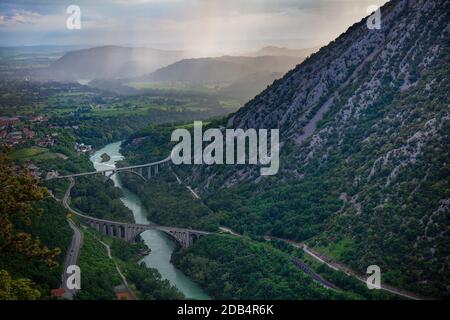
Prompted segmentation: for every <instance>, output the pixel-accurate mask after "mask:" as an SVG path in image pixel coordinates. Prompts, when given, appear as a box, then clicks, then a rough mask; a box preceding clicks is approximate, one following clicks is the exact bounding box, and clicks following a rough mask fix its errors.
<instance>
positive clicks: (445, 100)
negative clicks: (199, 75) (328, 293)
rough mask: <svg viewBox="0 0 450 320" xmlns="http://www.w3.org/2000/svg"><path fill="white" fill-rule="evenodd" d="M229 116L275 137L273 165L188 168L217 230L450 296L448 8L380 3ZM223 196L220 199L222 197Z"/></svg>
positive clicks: (419, 2) (235, 123)
mask: <svg viewBox="0 0 450 320" xmlns="http://www.w3.org/2000/svg"><path fill="white" fill-rule="evenodd" d="M381 17H382V20H381V29H380V30H376V29H374V30H370V29H368V28H367V25H366V21H365V20H363V21H361V22H359V23H357V24H355V25H354V26H352V27H351V28H349V30H348V31H347V32H346V33H344V34H343V35H341V36H340V37H339V38H337V39H336V40H335V41H333V42H332V43H330V44H329V45H328V46H326V47H324V48H322V49H321V50H320V51H319V52H318V53H316V54H314V55H312V56H311V57H310V58H308V59H307V60H306V61H304V62H303V63H302V64H301V65H299V66H297V67H296V68H295V69H293V70H292V71H290V72H289V73H288V74H286V75H285V76H284V77H283V78H282V79H280V80H278V81H276V82H275V83H274V84H273V85H272V86H270V87H269V88H268V89H266V90H265V91H264V92H262V93H261V94H260V95H258V96H257V97H256V98H255V99H253V100H252V101H250V102H249V103H247V104H246V105H245V106H244V107H243V108H241V109H240V110H239V111H238V112H237V113H236V114H234V115H232V116H231V117H230V118H229V119H228V120H227V126H228V127H231V128H279V129H280V140H281V145H282V148H281V170H280V172H279V173H278V175H276V176H274V177H265V178H261V177H259V170H256V169H255V168H254V167H253V168H252V167H246V166H238V167H236V166H232V167H229V166H227V167H225V166H210V167H200V166H196V167H194V168H193V172H192V173H190V175H189V177H188V178H189V180H190V181H189V183H190V184H191V185H193V186H195V187H196V189H197V190H198V191H199V192H202V193H203V196H204V197H205V199H206V200H205V201H206V202H207V203H208V204H209V205H210V207H211V208H213V209H214V210H217V211H218V212H221V219H222V223H223V224H225V225H228V226H230V227H232V228H235V229H237V230H239V231H241V232H243V231H247V232H250V233H254V234H272V235H276V236H280V237H285V238H290V239H296V240H302V241H308V242H309V243H310V244H311V245H313V246H315V247H316V248H317V250H319V251H320V250H322V251H323V252H326V253H328V254H329V255H331V256H333V257H335V258H336V259H337V260H339V261H342V262H344V263H347V264H348V265H350V266H351V267H353V268H355V269H356V270H358V271H359V272H361V273H365V269H366V268H367V266H369V265H371V264H377V265H379V266H380V267H381V269H382V272H383V281H386V282H388V283H391V284H394V285H397V286H399V287H403V288H408V289H410V290H413V291H416V292H418V293H421V294H423V295H426V296H433V297H444V296H446V297H448V296H449V295H450V283H449V281H448V279H449V278H450V271H449V270H450V266H449V251H448V248H449V244H450V241H449V239H450V237H449V226H450V224H449V201H450V179H449V171H450V166H449V162H448V159H449V149H450V148H449V132H450V130H449V129H450V128H449V118H450V114H449V113H450V108H449V92H450V90H449V89H450V84H449V75H450V1H448V0H431V1H430V0H427V1H425V0H409V1H407V0H399V1H391V2H389V3H388V4H386V5H385V6H383V7H382V8H381ZM219 190H220V191H219Z"/></svg>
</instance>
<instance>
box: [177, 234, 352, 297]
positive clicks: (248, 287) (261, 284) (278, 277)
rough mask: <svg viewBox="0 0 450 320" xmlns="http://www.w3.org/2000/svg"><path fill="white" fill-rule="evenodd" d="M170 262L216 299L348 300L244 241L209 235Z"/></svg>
mask: <svg viewBox="0 0 450 320" xmlns="http://www.w3.org/2000/svg"><path fill="white" fill-rule="evenodd" d="M172 259H173V262H174V263H175V265H176V266H177V267H178V268H180V269H181V270H183V272H185V273H186V274H187V275H188V276H189V277H191V278H192V279H193V280H194V281H196V282H198V283H199V284H200V285H201V286H202V287H203V288H205V290H206V291H207V292H208V294H210V295H211V296H213V297H214V298H216V299H243V300H246V299H247V300H248V299H314V300H315V299H351V298H352V297H354V296H353V295H351V294H346V293H343V292H339V291H334V290H329V289H325V288H323V287H322V286H321V285H319V284H318V283H316V282H314V281H313V280H312V279H311V278H309V277H308V276H307V275H305V274H304V273H303V272H302V271H300V270H298V269H297V268H296V267H295V266H294V265H293V264H292V263H291V261H290V260H289V258H288V257H287V256H285V255H284V254H283V253H282V252H280V251H279V250H276V249H274V248H273V247H271V246H268V245H265V244H260V243H257V242H253V241H250V240H247V239H244V238H236V237H233V236H228V235H210V236H207V237H203V238H200V239H199V240H198V241H197V242H196V243H195V245H194V246H193V247H191V248H189V249H180V250H179V251H178V252H176V253H174V254H173V257H172Z"/></svg>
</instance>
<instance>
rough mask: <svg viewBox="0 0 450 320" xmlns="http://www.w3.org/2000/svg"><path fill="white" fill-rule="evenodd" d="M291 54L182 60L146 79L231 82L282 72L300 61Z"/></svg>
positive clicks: (200, 83)
mask: <svg viewBox="0 0 450 320" xmlns="http://www.w3.org/2000/svg"><path fill="white" fill-rule="evenodd" d="M301 61H302V60H301V59H300V58H294V57H234V56H224V57H219V58H198V59H184V60H181V61H178V62H175V63H173V64H171V65H169V66H167V67H164V68H161V69H159V70H157V71H155V72H153V73H152V74H150V75H149V76H147V77H145V79H146V80H148V81H155V82H180V83H189V84H194V85H205V84H231V83H233V82H235V81H237V80H239V79H242V78H244V77H247V76H249V75H251V74H255V73H258V72H270V73H274V72H278V73H285V72H287V71H288V70H290V69H292V68H293V67H294V66H295V65H296V64H298V63H300V62H301Z"/></svg>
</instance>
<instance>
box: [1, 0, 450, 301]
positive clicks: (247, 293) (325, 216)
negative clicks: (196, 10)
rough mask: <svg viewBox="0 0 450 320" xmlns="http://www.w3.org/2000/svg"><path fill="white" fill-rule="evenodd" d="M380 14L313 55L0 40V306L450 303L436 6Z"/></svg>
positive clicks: (447, 182) (444, 28)
mask: <svg viewBox="0 0 450 320" xmlns="http://www.w3.org/2000/svg"><path fill="white" fill-rule="evenodd" d="M385 2H386V1H385ZM346 3H347V2H346ZM117 5H122V6H124V7H123V8H125V7H126V5H125V4H123V3H120V4H117ZM145 5H155V4H153V3H152V4H148V3H145V4H143V3H139V4H137V3H136V4H135V6H136V8H139V7H140V6H145ZM158 5H160V6H161V7H163V6H164V5H163V4H162V3H161V4H158ZM177 5H180V4H178V3H174V4H173V6H174V8H175V7H176V6H177ZM332 5H336V6H345V5H346V4H345V3H343V2H342V3H341V2H340V3H339V4H334V2H333V4H332ZM11 6H12V4H11ZM211 6H213V5H211ZM230 6H231V5H230ZM249 8H250V5H249V7H248V8H247V9H246V10H249ZM270 8H271V7H267V8H266V9H265V10H269V11H270ZM354 8H356V7H354ZM222 9H224V8H222ZM297 9H298V10H299V11H300V12H305V11H304V10H306V9H305V8H303V7H301V8H297ZM297 9H296V10H297ZM1 10H2V6H1V5H0V13H1ZM224 10H225V9H224ZM308 10H311V11H308ZM308 10H306V11H308V12H313V11H314V10H317V8H315V7H314V6H312V7H311V8H310V9H308ZM355 10H356V9H355ZM380 10H381V17H382V21H381V26H380V28H375V29H373V28H368V25H367V20H368V17H365V18H363V19H361V20H360V21H359V22H355V21H357V20H354V19H353V20H351V23H352V24H349V22H348V23H347V24H345V26H347V30H346V31H345V32H344V33H342V34H341V35H339V36H338V37H333V38H332V39H333V40H332V41H325V40H324V41H323V45H321V46H316V45H314V44H313V43H312V42H311V41H309V42H308V41H307V38H305V39H303V40H302V41H304V43H303V44H302V45H301V46H300V45H297V46H292V47H284V46H281V45H280V46H275V45H272V44H270V43H265V44H264V45H259V46H258V47H255V48H251V46H250V44H249V43H246V45H245V46H242V47H239V50H238V48H235V50H228V51H227V50H222V51H220V50H219V51H217V52H218V53H215V54H212V53H211V54H210V55H205V54H204V52H208V51H207V50H206V49H207V44H208V43H205V47H203V46H199V48H196V49H198V50H197V51H196V50H187V49H186V47H183V46H180V47H179V48H178V47H176V46H169V45H167V46H165V47H164V46H161V47H164V49H162V48H159V47H158V46H155V47H150V46H148V47H146V46H141V45H136V44H134V45H122V44H121V45H115V44H105V45H98V46H89V45H73V46H72V45H67V46H64V45H61V46H46V45H42V46H28V47H27V46H19V47H14V46H5V47H0V167H1V171H0V299H3V297H5V299H13V300H14V299H19V300H22V299H23V300H27V299H42V300H58V299H67V300H121V299H127V300H432V299H436V300H445V299H448V298H450V284H449V281H448V279H450V265H449V259H450V257H449V251H448V247H449V244H450V233H449V222H450V221H449V217H450V216H449V209H450V200H449V196H450V166H449V163H448V159H449V150H450V139H449V137H450V126H449V123H450V122H449V119H450V109H449V105H450V104H449V101H450V99H449V98H450V96H449V92H450V81H449V72H450V59H449V57H450V41H449V40H450V1H449V0H431V1H425V0H409V1H407V0H392V1H388V2H386V3H385V4H384V5H383V6H382V7H381V9H380ZM169 11H170V10H169ZM169 11H167V12H169ZM244 11H245V10H244ZM292 12H296V11H292ZM364 12H365V11H364ZM135 14H136V13H135ZM292 14H294V13H292ZM33 17H34V19H38V17H39V15H34V16H33ZM361 17H363V16H361ZM361 17H360V18H361ZM269 20H270V19H269ZM269 20H267V21H269ZM11 21H12V20H11V18H10V16H9V15H5V16H4V17H3V15H0V33H1V32H3V31H2V29H1V28H5V27H4V25H5V24H11V23H12V22H11ZM330 23H331V22H330ZM189 25H190V24H189ZM171 26H172V27H174V26H175V24H174V25H171ZM10 27H11V26H9V27H8V28H10ZM169 29H170V28H169ZM89 30H91V29H88V31H87V32H89ZM166 31H167V30H166ZM167 32H168V31H167ZM242 33H243V34H244V32H242ZM205 34H206V31H205ZM221 36H222V35H221ZM269 36H270V33H268V35H267V37H269ZM117 37H120V33H118V34H117ZM286 37H287V35H286ZM281 38H283V39H284V37H281ZM194 40H195V39H189V41H188V42H192V43H197V42H196V41H194ZM130 41H131V39H130ZM205 41H206V40H205ZM286 41H287V40H286ZM0 42H1V41H0ZM131 42H132V41H131ZM266 42H269V41H268V40H267V41H266ZM127 43H128V42H127ZM236 43H238V42H236ZM292 43H297V44H298V43H299V42H298V41H297V42H292ZM327 43H328V44H327ZM0 44H2V43H0ZM200 49H202V50H205V51H202V50H200ZM211 52H212V51H211ZM214 52H216V51H214ZM237 133H243V134H242V135H239V134H237ZM269 138H270V139H269ZM213 147H214V148H213ZM252 150H253V151H252ZM175 151H176V152H175ZM180 159H183V161H180ZM185 160H186V161H185ZM268 160H270V161H268ZM269 169H273V170H271V171H270V173H269V174H264V172H267V170H269ZM70 265H76V266H78V267H79V268H80V270H81V289H71V288H68V284H67V283H66V280H67V279H68V276H69V275H68V274H67V273H66V270H67V267H68V266H70ZM369 270H379V271H380V274H378V275H377V274H376V273H377V272H376V271H374V273H373V277H375V280H377V278H376V277H377V276H378V280H379V282H380V286H379V287H378V288H377V289H372V288H370V286H368V284H369V278H370V279H374V278H373V277H372V274H371V272H370V271H369ZM3 279H4V280H3ZM3 283H8V286H6V285H3ZM9 283H11V285H9ZM185 302H186V304H185V307H186V306H187V305H188V304H189V303H188V301H185ZM185 302H183V303H185Z"/></svg>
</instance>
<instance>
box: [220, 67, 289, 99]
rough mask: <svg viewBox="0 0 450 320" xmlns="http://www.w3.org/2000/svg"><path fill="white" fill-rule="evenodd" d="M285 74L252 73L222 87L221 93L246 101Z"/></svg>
mask: <svg viewBox="0 0 450 320" xmlns="http://www.w3.org/2000/svg"><path fill="white" fill-rule="evenodd" d="M283 75H284V73H282V72H270V71H263V72H256V73H252V74H249V75H247V76H244V77H242V78H240V79H238V80H236V81H235V82H233V83H232V84H230V85H229V86H226V87H224V88H221V89H220V90H219V93H220V94H221V95H223V96H230V97H235V98H240V99H244V101H245V100H248V99H251V98H253V97H254V96H256V95H257V94H258V93H260V92H261V91H262V90H264V89H265V88H267V87H268V86H269V85H271V84H272V83H273V82H274V81H275V80H276V79H279V78H281V77H282V76H283Z"/></svg>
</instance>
